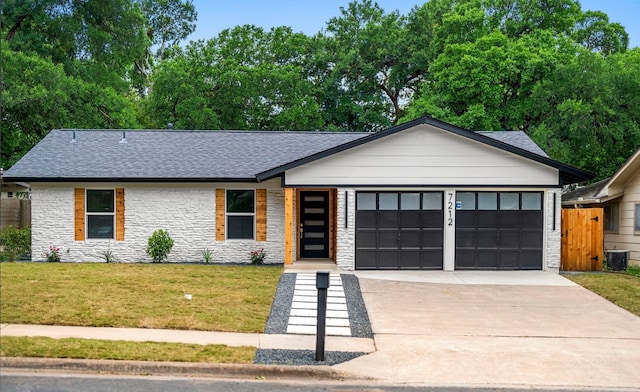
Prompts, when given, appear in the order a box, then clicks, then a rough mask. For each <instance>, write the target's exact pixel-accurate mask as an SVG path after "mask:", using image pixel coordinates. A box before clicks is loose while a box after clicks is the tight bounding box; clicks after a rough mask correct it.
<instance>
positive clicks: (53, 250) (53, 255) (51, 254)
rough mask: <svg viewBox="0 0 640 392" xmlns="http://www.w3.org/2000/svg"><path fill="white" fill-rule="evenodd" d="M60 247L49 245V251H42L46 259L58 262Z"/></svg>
mask: <svg viewBox="0 0 640 392" xmlns="http://www.w3.org/2000/svg"><path fill="white" fill-rule="evenodd" d="M61 250H62V249H60V247H58V246H53V245H51V246H49V251H45V252H44V256H45V257H46V258H47V261H48V262H50V263H59V262H60V251H61Z"/></svg>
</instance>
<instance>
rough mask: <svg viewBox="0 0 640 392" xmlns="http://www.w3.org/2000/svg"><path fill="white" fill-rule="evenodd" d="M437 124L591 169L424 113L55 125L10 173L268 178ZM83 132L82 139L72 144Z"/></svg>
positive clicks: (30, 177) (568, 173) (522, 141)
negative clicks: (347, 125) (351, 118)
mask: <svg viewBox="0 0 640 392" xmlns="http://www.w3.org/2000/svg"><path fill="white" fill-rule="evenodd" d="M422 124H425V125H430V126H434V127H437V128H440V129H442V130H445V131H448V132H452V133H454V134H457V135H460V136H463V137H466V138H469V139H472V140H475V141H477V142H480V143H484V144H487V145H490V146H493V147H496V148H499V149H502V150H505V151H508V152H511V153H513V154H516V155H520V156H523V157H525V158H528V159H531V160H533V161H536V162H540V163H542V164H545V165H548V166H550V167H554V168H557V169H559V170H560V177H561V181H560V185H563V184H569V183H575V182H583V181H585V180H589V179H591V178H593V175H592V174H591V173H588V172H585V171H583V170H580V169H577V168H574V167H572V166H569V165H565V164H563V163H561V162H557V161H554V160H552V159H549V157H547V155H546V154H545V153H544V151H542V150H541V149H540V148H539V147H538V146H537V145H536V144H535V143H534V142H533V141H532V140H531V139H529V137H528V136H527V135H526V134H525V133H524V132H519V131H506V132H472V131H469V130H466V129H462V128H459V127H456V126H454V125H451V124H447V123H445V122H443V121H439V120H436V119H434V118H431V117H422V118H419V119H416V120H413V121H410V122H408V123H405V124H402V125H397V126H395V127H392V128H389V129H387V130H384V131H380V132H377V133H373V134H370V133H349V132H314V131H308V132H275V131H167V130H128V131H126V143H122V142H121V139H122V136H123V132H124V131H122V130H53V131H51V132H49V134H48V135H47V136H46V137H45V138H44V139H43V140H41V141H40V143H38V144H37V145H36V146H35V147H34V148H33V149H31V150H30V151H29V152H28V153H27V154H26V155H25V156H24V157H23V158H22V159H21V160H20V161H18V162H17V163H16V164H15V165H14V166H13V167H12V168H10V169H9V170H8V171H7V172H6V173H5V174H4V175H3V178H4V179H6V180H8V181H13V182H38V181H73V180H83V181H106V180H119V181H163V182H164V181H184V182H193V181H264V180H267V179H270V178H273V177H276V176H278V175H281V174H282V173H284V171H286V170H289V169H291V168H294V167H297V166H300V165H302V164H305V163H308V162H312V161H315V160H317V159H320V158H323V157H327V156H330V155H333V154H336V153H338V152H341V151H346V150H348V149H350V148H354V147H357V146H359V145H362V144H365V143H368V142H371V141H374V140H378V139H380V138H384V137H387V136H389V135H393V134H395V133H397V132H402V131H404V130H406V129H409V128H412V127H414V126H417V125H422ZM73 135H75V142H71V141H72V139H73Z"/></svg>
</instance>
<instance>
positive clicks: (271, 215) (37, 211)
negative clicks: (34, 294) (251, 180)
mask: <svg viewBox="0 0 640 392" xmlns="http://www.w3.org/2000/svg"><path fill="white" fill-rule="evenodd" d="M219 186H220V187H223V186H222V185H219ZM116 187H123V188H124V189H125V240H124V241H115V240H95V239H94V240H85V241H74V188H94V189H101V188H102V189H111V188H116ZM225 188H231V189H241V188H246V189H257V188H267V241H266V242H257V241H255V240H226V241H219V242H218V241H216V240H215V223H216V222H215V219H216V214H215V190H216V186H214V185H206V184H184V185H173V184H153V185H151V184H71V185H70V184H42V185H38V184H34V185H33V187H32V193H31V195H32V255H33V256H32V257H33V260H44V259H45V256H44V252H45V251H46V250H48V249H49V247H50V246H56V247H61V248H62V252H61V260H62V261H76V262H80V261H95V262H99V261H104V259H103V258H102V256H101V252H104V251H106V250H107V249H110V250H111V251H112V252H113V254H114V256H115V257H116V260H117V261H119V262H150V261H151V258H150V257H149V256H148V255H147V254H146V252H145V249H146V246H147V240H148V238H149V236H150V235H151V234H152V233H153V231H154V230H156V229H165V230H168V232H169V235H170V236H171V238H173V240H174V246H173V249H172V251H171V253H170V255H169V259H168V261H169V262H194V261H203V258H202V254H201V252H202V250H203V249H205V248H209V249H210V250H211V251H212V255H213V256H212V261H213V262H221V263H225V262H234V263H235V262H247V263H248V262H250V259H249V252H250V251H252V250H256V249H260V248H262V247H264V249H265V251H266V253H267V256H266V259H265V262H266V263H282V262H283V261H284V230H283V227H284V191H283V190H282V189H281V188H280V187H279V186H277V183H273V184H269V183H268V182H267V183H262V184H242V185H239V184H228V186H225Z"/></svg>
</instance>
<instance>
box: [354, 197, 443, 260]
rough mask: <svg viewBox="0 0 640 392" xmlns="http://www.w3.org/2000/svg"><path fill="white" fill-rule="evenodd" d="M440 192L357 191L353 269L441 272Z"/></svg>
mask: <svg viewBox="0 0 640 392" xmlns="http://www.w3.org/2000/svg"><path fill="white" fill-rule="evenodd" d="M443 226H444V215H443V204H442V192H358V193H357V194H356V269H442V243H443V235H444V233H443Z"/></svg>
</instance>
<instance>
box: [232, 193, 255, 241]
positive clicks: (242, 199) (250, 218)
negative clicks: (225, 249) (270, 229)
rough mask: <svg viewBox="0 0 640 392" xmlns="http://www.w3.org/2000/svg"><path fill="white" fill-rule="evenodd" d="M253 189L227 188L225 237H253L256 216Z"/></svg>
mask: <svg viewBox="0 0 640 392" xmlns="http://www.w3.org/2000/svg"><path fill="white" fill-rule="evenodd" d="M255 205H256V203H255V191H254V190H227V238H228V239H249V240H250V239H253V238H254V232H255V230H254V227H255V218H256V214H255V211H256V208H255Z"/></svg>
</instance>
